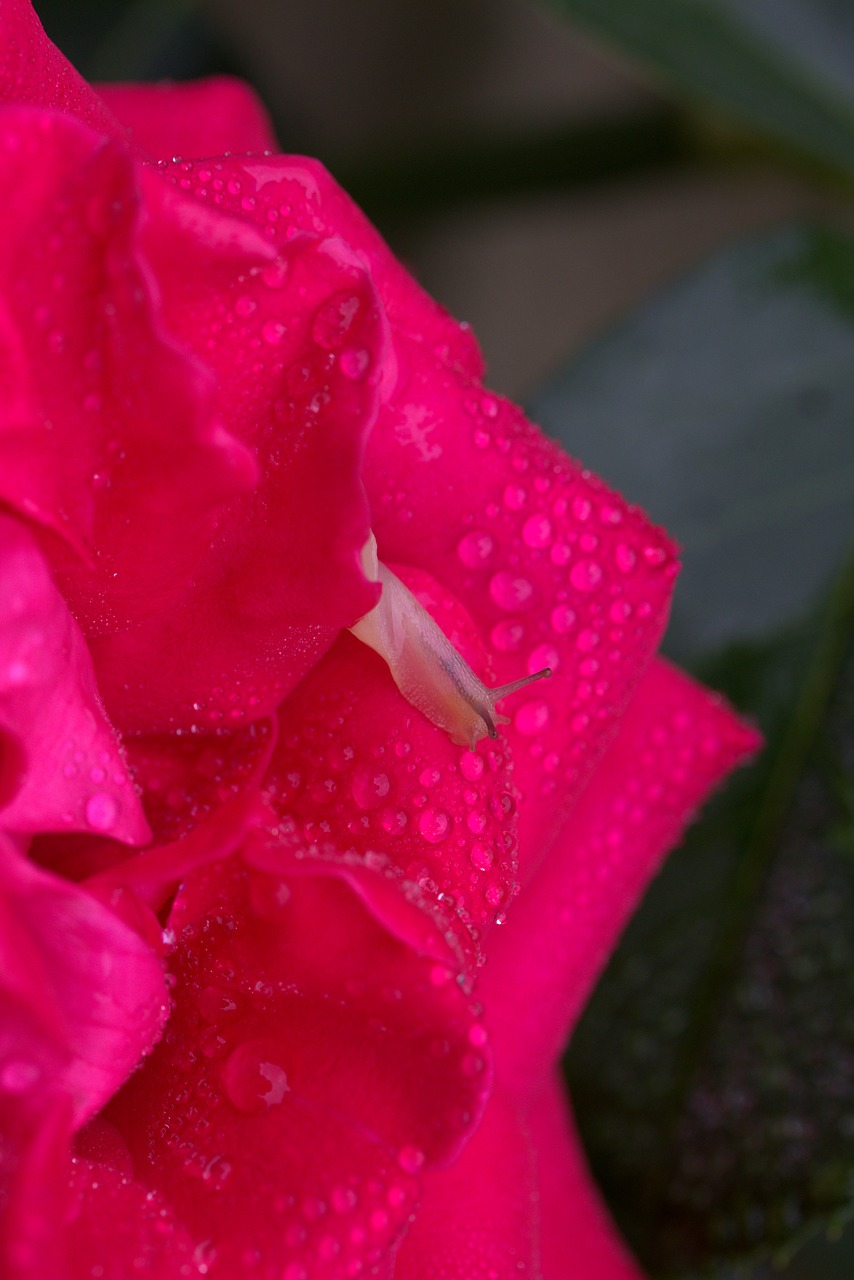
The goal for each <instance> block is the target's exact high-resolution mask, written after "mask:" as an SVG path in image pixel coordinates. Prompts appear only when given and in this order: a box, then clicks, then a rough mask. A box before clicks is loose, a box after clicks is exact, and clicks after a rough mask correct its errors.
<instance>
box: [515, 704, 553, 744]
mask: <svg viewBox="0 0 854 1280" xmlns="http://www.w3.org/2000/svg"><path fill="white" fill-rule="evenodd" d="M513 723H514V725H515V726H516V728H517V729H518V730H519V732H520V733H522V734H525V736H526V737H531V736H532V735H533V734H535V733H541V732H542V731H543V730H544V729H545V728H547V726H548V723H549V707H548V703H546V702H542V701H537V702H526V703H525V704H524V706H521V707H520V708H519V710H518V711H517V712H516V714H515V716H514V717H513Z"/></svg>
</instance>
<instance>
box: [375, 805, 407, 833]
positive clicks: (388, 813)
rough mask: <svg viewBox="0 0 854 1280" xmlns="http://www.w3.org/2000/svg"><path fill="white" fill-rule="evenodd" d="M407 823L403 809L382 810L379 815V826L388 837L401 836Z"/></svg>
mask: <svg viewBox="0 0 854 1280" xmlns="http://www.w3.org/2000/svg"><path fill="white" fill-rule="evenodd" d="M408 821H409V819H408V818H407V816H406V814H405V813H404V811H403V809H384V810H383V811H382V813H381V814H380V826H381V827H382V829H383V831H385V832H386V834H387V835H390V836H402V835H403V833H404V831H405V830H406V827H407V823H408Z"/></svg>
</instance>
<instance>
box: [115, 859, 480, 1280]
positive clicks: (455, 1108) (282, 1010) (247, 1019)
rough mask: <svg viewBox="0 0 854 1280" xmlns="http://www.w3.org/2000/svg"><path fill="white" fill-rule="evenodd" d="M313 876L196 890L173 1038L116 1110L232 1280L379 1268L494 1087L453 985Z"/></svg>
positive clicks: (192, 887)
mask: <svg viewBox="0 0 854 1280" xmlns="http://www.w3.org/2000/svg"><path fill="white" fill-rule="evenodd" d="M302 862H303V865H300V859H299V858H295V856H294V854H293V853H292V854H288V853H287V851H286V850H285V849H284V848H283V849H282V850H281V865H282V868H283V871H282V873H280V874H279V875H275V874H272V873H271V872H260V871H257V870H254V869H247V868H246V867H245V866H243V865H241V863H240V861H239V860H232V862H231V863H230V864H223V865H222V866H220V867H210V868H208V869H207V870H205V871H202V872H198V873H196V874H195V875H193V876H191V877H190V878H189V880H188V882H187V884H186V886H185V888H184V889H183V890H182V893H181V895H180V896H179V898H178V900H177V902H176V905H175V908H174V910H173V913H172V917H171V919H170V929H171V930H172V932H173V934H174V937H175V946H174V952H173V956H172V959H171V968H172V972H173V974H174V977H175V979H176V985H175V987H174V990H173V995H174V999H175V1011H174V1014H173V1018H172V1021H171V1022H170V1026H169V1029H168V1030H167V1033H166V1035H165V1037H164V1039H163V1041H162V1043H161V1045H160V1046H159V1047H158V1048H157V1049H155V1051H154V1053H153V1054H152V1056H151V1058H150V1059H149V1060H148V1061H147V1062H146V1064H145V1065H144V1067H143V1068H142V1070H141V1071H139V1072H137V1074H136V1075H135V1076H134V1077H133V1079H132V1080H131V1081H130V1082H129V1083H128V1085H127V1087H126V1089H125V1090H124V1091H123V1093H122V1094H121V1095H120V1096H119V1098H118V1099H116V1101H115V1102H114V1104H112V1105H111V1107H110V1108H109V1111H108V1115H109V1118H110V1119H111V1120H112V1122H113V1123H114V1124H115V1125H116V1126H117V1128H118V1129H119V1130H120V1132H121V1133H122V1134H123V1135H124V1138H125V1140H126V1142H127V1143H128V1146H129V1148H130V1150H131V1153H132V1155H133V1158H134V1161H135V1167H136V1169H137V1174H138V1176H139V1177H140V1178H142V1179H144V1181H145V1182H146V1184H147V1185H150V1186H152V1187H153V1188H155V1189H157V1190H159V1191H160V1192H161V1193H162V1194H163V1195H164V1196H165V1197H166V1199H167V1201H168V1202H169V1203H170V1204H171V1205H172V1206H173V1208H174V1209H175V1210H176V1212H177V1213H178V1214H179V1216H180V1218H181V1220H182V1221H183V1222H184V1223H185V1224H186V1225H187V1226H188V1228H189V1229H190V1231H191V1232H192V1234H193V1236H194V1238H195V1239H196V1240H199V1241H209V1242H210V1252H211V1258H212V1259H213V1261H212V1263H211V1274H212V1275H222V1276H223V1277H224V1278H225V1277H227V1278H228V1280H237V1277H240V1276H242V1275H244V1273H245V1274H247V1275H252V1276H254V1275H255V1274H258V1275H262V1276H265V1277H266V1276H270V1277H272V1276H274V1275H275V1276H276V1277H279V1276H281V1275H282V1274H283V1268H285V1267H286V1266H291V1267H293V1268H294V1271H293V1274H294V1275H297V1274H299V1273H298V1271H297V1270H296V1268H298V1267H303V1268H305V1270H306V1274H308V1275H310V1276H311V1277H312V1280H326V1278H329V1280H331V1278H332V1277H338V1276H341V1275H347V1274H351V1273H352V1274H356V1270H357V1267H358V1265H359V1264H361V1265H362V1266H364V1267H366V1268H369V1267H370V1266H372V1265H374V1264H375V1263H376V1262H378V1261H379V1260H380V1259H381V1258H383V1257H385V1256H386V1255H387V1254H388V1252H389V1251H390V1250H391V1249H392V1248H393V1247H394V1244H395V1242H396V1240H397V1239H399V1237H400V1235H401V1233H402V1231H403V1229H404V1228H405V1226H406V1224H407V1222H408V1220H409V1215H410V1213H411V1212H412V1210H413V1208H414V1204H415V1200H416V1197H417V1194H418V1176H419V1175H420V1174H421V1172H422V1170H423V1169H426V1168H428V1167H430V1166H431V1165H433V1164H435V1163H436V1162H437V1161H441V1160H448V1159H451V1158H452V1157H453V1156H454V1155H455V1154H456V1151H457V1149H458V1148H459V1145H460V1143H461V1141H462V1139H463V1138H464V1137H465V1136H466V1134H467V1133H468V1131H469V1130H470V1128H471V1126H472V1124H473V1123H474V1122H475V1120H476V1118H477V1116H478V1113H479V1111H480V1108H481V1106H482V1099H483V1095H484V1092H485V1089H486V1087H487V1084H488V1077H489V1072H488V1069H487V1064H486V1060H485V1057H484V1053H483V1046H482V1034H481V1032H480V1029H479V1028H478V1027H477V1026H476V1024H475V1023H474V1017H473V1013H472V1008H471V1005H470V1003H469V1001H468V999H467V998H466V997H465V995H464V994H463V993H462V992H461V990H460V987H459V986H458V984H457V983H456V982H455V981H454V980H453V974H452V973H451V972H450V971H449V969H448V968H447V967H444V966H437V965H436V963H435V962H434V961H433V960H431V959H430V958H429V957H422V956H420V955H418V954H416V953H415V952H414V951H413V950H412V949H411V948H410V947H409V946H407V945H404V944H403V943H402V942H401V941H399V940H398V938H396V937H395V936H393V935H392V934H391V933H390V932H388V930H387V929H386V928H385V927H384V926H383V925H382V924H380V923H379V922H378V921H377V920H376V919H375V918H374V917H373V916H372V914H371V913H369V912H368V911H366V910H365V908H364V906H363V905H362V902H361V901H360V900H359V897H358V896H357V895H356V894H354V892H353V891H352V889H351V888H350V887H349V886H348V884H347V883H346V880H345V878H344V877H343V876H341V875H330V874H315V873H314V869H313V867H312V864H311V861H310V859H309V858H308V857H306V858H304V859H303V860H302ZM289 866H290V867H291V868H292V870H291V871H290V872H289V871H288V870H287V868H288V867H289ZM374 874H377V873H374ZM253 1258H255V1260H256V1270H252V1269H251V1266H250V1263H251V1262H252V1259H253ZM262 1260H263V1261H262ZM348 1267H350V1268H351V1271H348V1270H347V1268H348ZM244 1268H245V1272H244ZM285 1274H287V1272H285Z"/></svg>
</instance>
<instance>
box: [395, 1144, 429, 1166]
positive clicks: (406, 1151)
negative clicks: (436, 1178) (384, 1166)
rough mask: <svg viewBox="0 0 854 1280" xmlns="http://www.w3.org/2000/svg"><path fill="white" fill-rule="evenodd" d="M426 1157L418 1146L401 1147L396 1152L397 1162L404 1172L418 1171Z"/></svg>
mask: <svg viewBox="0 0 854 1280" xmlns="http://www.w3.org/2000/svg"><path fill="white" fill-rule="evenodd" d="M425 1159H426V1157H425V1155H424V1152H423V1151H422V1150H421V1149H420V1148H419V1147H413V1146H406V1147H401V1148H400V1151H398V1153H397V1163H398V1164H399V1165H400V1167H401V1169H403V1170H404V1172H405V1173H418V1171H419V1170H420V1169H422V1168H423V1167H424V1161H425Z"/></svg>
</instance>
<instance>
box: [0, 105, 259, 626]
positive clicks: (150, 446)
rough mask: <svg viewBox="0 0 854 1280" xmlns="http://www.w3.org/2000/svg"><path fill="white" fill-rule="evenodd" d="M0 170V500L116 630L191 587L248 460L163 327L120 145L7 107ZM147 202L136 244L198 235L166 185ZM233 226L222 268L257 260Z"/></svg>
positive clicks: (80, 611) (205, 383)
mask: <svg viewBox="0 0 854 1280" xmlns="http://www.w3.org/2000/svg"><path fill="white" fill-rule="evenodd" d="M0 173H2V177H3V185H4V191H5V192H6V198H5V199H4V203H3V211H2V215H0V217H2V219H3V235H2V237H0V286H2V293H3V299H4V304H5V306H6V308H7V315H6V320H5V323H4V325H2V326H0V340H2V339H3V338H4V337H5V338H6V342H5V346H6V356H7V361H8V363H9V365H10V368H11V369H12V371H13V373H14V379H15V381H14V384H13V386H12V394H11V395H9V396H8V398H7V396H6V395H5V394H4V395H3V396H2V397H0V464H2V469H0V476H2V480H0V493H2V496H3V498H4V499H5V500H6V501H7V502H8V503H9V504H10V505H11V506H13V507H14V508H16V509H17V510H18V511H20V512H21V513H22V514H23V515H25V516H27V517H29V518H30V519H32V520H34V521H37V522H38V523H39V524H40V525H42V526H43V527H44V528H46V529H48V530H51V531H52V532H53V533H55V534H58V535H59V537H60V538H61V539H63V540H64V543H65V544H67V545H63V543H61V542H59V541H58V540H57V539H55V538H48V537H45V539H44V548H45V551H46V553H47V554H48V556H49V559H50V561H51V564H52V565H53V567H54V569H55V570H56V572H57V575H58V578H59V580H60V585H61V587H62V589H63V591H64V592H65V593H66V595H67V598H68V600H69V603H70V604H71V606H72V608H73V610H74V613H75V616H76V617H77V618H78V620H79V621H80V622H81V625H82V626H83V629H84V631H85V632H86V633H87V634H90V635H91V634H93V633H98V632H102V631H111V630H115V629H116V628H117V627H121V626H124V625H127V624H128V623H136V622H138V621H139V620H140V619H141V618H145V617H147V616H148V615H149V614H150V613H152V612H153V611H155V610H158V609H163V608H168V607H169V605H170V604H171V603H172V602H173V601H174V599H175V597H176V595H179V594H180V593H181V592H182V591H183V590H185V589H186V582H187V579H188V578H189V577H191V576H192V573H193V571H194V569H195V566H196V563H197V561H198V560H199V558H200V557H201V556H202V554H203V552H204V551H205V549H206V548H207V545H208V543H209V541H210V538H211V534H212V531H213V527H214V526H213V520H214V515H215V512H216V510H217V508H218V507H219V506H220V504H221V503H222V502H223V501H224V500H225V499H227V498H228V497H230V496H232V495H233V494H235V493H237V492H240V491H241V490H243V489H245V488H246V487H247V485H249V484H251V483H252V481H253V480H254V477H255V469H254V462H253V460H252V457H251V455H250V454H249V453H248V451H247V450H246V449H245V448H244V447H243V446H242V445H240V444H239V443H238V442H237V441H236V440H234V439H232V438H230V437H229V436H228V435H226V433H225V432H224V431H223V429H222V427H221V426H220V424H219V423H218V421H217V420H216V418H215V417H214V414H213V406H212V394H213V385H212V379H211V375H210V374H209V373H208V372H206V371H205V370H204V368H203V367H202V365H201V364H200V363H199V362H197V361H196V360H194V359H193V358H192V357H190V356H189V355H188V354H187V353H185V352H182V351H181V350H180V349H179V348H178V347H177V346H176V345H175V343H174V341H173V339H172V338H171V337H170V336H167V334H166V333H165V331H164V329H163V326H162V314H161V308H160V303H159V299H158V296H157V289H156V286H155V284H154V282H153V280H152V277H151V270H150V266H149V265H148V263H147V261H146V259H145V257H144V255H143V254H142V252H141V249H140V243H139V240H140V192H139V189H138V183H137V173H136V170H135V168H134V166H133V164H132V163H131V161H130V158H129V156H128V155H127V154H126V152H124V151H123V150H122V148H120V147H119V146H118V145H117V144H113V143H108V144H105V142H104V139H103V138H101V137H99V136H98V135H97V134H93V133H92V132H91V131H89V130H88V129H86V128H84V127H83V126H82V125H79V124H77V123H76V122H75V121H73V120H71V119H70V118H67V117H63V116H58V115H55V114H53V113H50V112H39V111H34V110H32V109H26V108H7V109H5V110H3V111H0ZM159 191H162V193H163V194H162V198H161V199H160V201H159V203H158V201H157V196H158V192H159ZM152 192H153V194H151V196H150V198H149V199H148V201H147V204H148V208H147V223H146V226H147V235H149V236H155V235H161V236H165V235H167V228H169V234H171V235H172V236H173V238H174V239H176V240H178V241H179V242H181V243H183V242H184V241H186V240H188V239H193V238H195V240H197V241H198V240H199V239H201V238H202V237H204V236H205V233H206V232H209V230H210V229H209V228H208V227H205V226H204V225H203V221H202V220H200V219H199V218H198V217H196V218H195V221H194V223H193V224H192V225H189V222H188V219H187V217H186V211H185V210H184V209H182V208H181V206H180V203H179V202H178V200H177V197H176V196H175V195H174V193H172V191H171V189H170V188H166V187H164V186H162V184H161V187H160V188H152ZM186 203H187V202H185V204H186ZM232 232H233V235H232V242H231V243H229V244H228V245H224V246H222V247H219V248H218V247H216V246H214V245H212V244H210V243H206V244H205V250H206V252H207V255H208V257H210V258H213V259H214V261H217V259H219V261H220V262H221V261H222V259H225V260H226V261H227V262H228V264H229V269H230V270H231V271H232V272H233V273H234V274H238V273H239V272H240V270H248V269H251V267H252V266H258V265H263V263H264V262H265V261H266V260H267V257H268V253H267V250H266V248H265V246H264V244H263V242H262V241H261V240H260V238H259V237H258V236H257V235H255V234H254V233H253V232H252V231H251V229H250V228H247V227H245V226H242V225H241V224H237V225H236V226H234V227H233V228H232ZM207 240H208V241H210V235H208V236H207ZM22 261H26V262H27V264H28V265H27V270H26V272H21V270H20V264H21V262H22ZM188 476H192V483H187V477H188Z"/></svg>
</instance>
